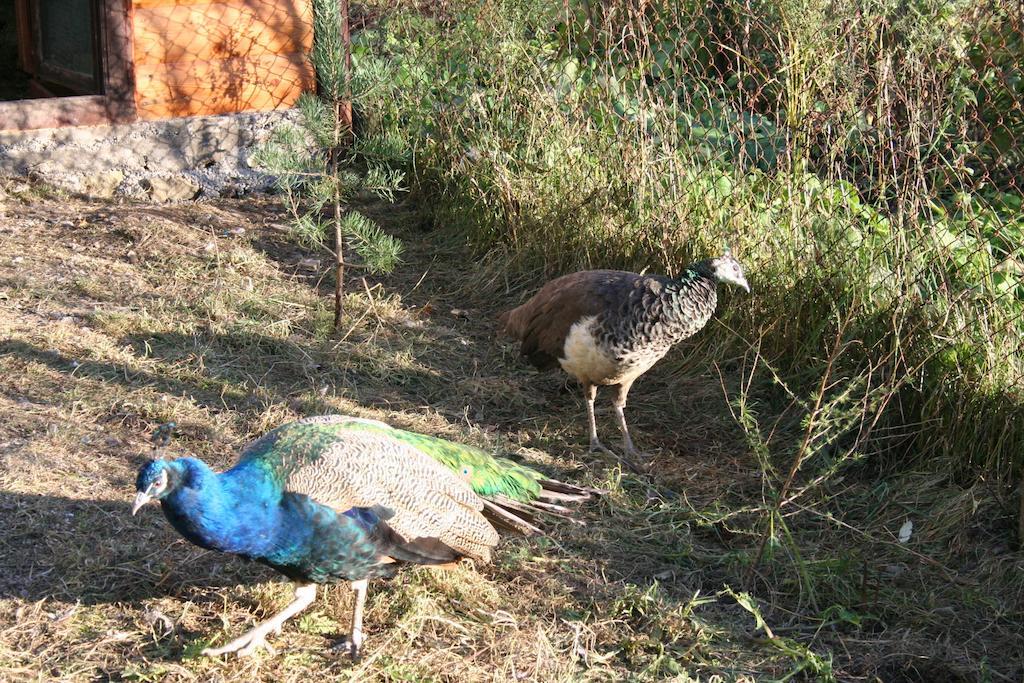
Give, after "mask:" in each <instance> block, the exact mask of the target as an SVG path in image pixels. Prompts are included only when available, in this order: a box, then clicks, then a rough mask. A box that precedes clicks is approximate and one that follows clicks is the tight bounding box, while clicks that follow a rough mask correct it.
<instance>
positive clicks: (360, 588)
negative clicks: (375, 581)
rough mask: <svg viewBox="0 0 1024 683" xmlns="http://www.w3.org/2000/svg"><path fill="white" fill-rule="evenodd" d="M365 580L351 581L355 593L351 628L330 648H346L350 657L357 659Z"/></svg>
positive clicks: (364, 599) (361, 633)
mask: <svg viewBox="0 0 1024 683" xmlns="http://www.w3.org/2000/svg"><path fill="white" fill-rule="evenodd" d="M367 584H368V582H367V580H366V579H361V580H359V581H353V582H352V591H353V592H354V593H355V594H356V601H355V605H354V606H353V607H352V628H351V629H350V630H349V634H348V636H347V637H346V638H345V639H344V640H342V641H341V642H339V643H338V644H337V645H334V646H333V647H332V648H331V649H332V650H348V653H349V655H350V656H351V657H352V659H359V650H360V648H362V646H363V605H365V604H366V587H367Z"/></svg>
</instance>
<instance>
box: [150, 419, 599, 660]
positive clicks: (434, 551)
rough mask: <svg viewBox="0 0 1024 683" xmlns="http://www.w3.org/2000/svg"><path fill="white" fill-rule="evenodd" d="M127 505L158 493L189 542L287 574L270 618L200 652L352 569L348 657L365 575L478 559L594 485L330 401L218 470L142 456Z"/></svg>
mask: <svg viewBox="0 0 1024 683" xmlns="http://www.w3.org/2000/svg"><path fill="white" fill-rule="evenodd" d="M136 488H137V490H138V494H137V495H136V497H135V504H134V506H133V507H132V514H133V515H134V514H135V513H136V512H138V510H139V509H140V508H141V507H142V506H143V505H145V504H146V503H147V502H149V501H151V500H157V501H159V502H160V504H161V507H162V508H163V512H164V515H165V516H166V517H167V520H168V521H169V522H170V523H171V525H172V526H173V527H174V528H175V529H177V530H178V532H179V533H181V535H182V536H184V537H185V538H187V539H188V540H189V541H191V542H192V543H195V544H196V545H199V546H201V547H203V548H207V549H210V550H218V551H222V552H227V553H233V554H236V555H241V556H243V557H247V558H250V559H253V560H256V561H259V562H262V563H263V564H266V565H268V566H270V567H273V568H274V569H276V570H277V571H279V572H281V573H282V574H284V575H285V576H287V577H288V578H290V579H291V580H292V581H293V582H294V583H295V596H294V599H293V600H292V602H291V603H290V604H289V605H288V606H287V607H285V608H284V609H283V610H282V611H281V612H279V613H278V614H276V615H274V616H273V617H272V618H270V619H267V620H266V621H264V622H262V623H260V624H258V625H257V626H256V627H255V628H253V629H252V630H250V631H249V632H247V633H245V634H244V635H242V636H240V637H238V638H236V639H235V640H232V641H231V642H229V643H227V644H225V645H223V646H221V647H217V648H207V649H206V650H204V651H203V654H204V655H208V656H217V655H222V654H227V653H236V654H237V655H238V656H247V655H250V654H252V653H253V652H255V651H256V650H258V649H259V648H261V647H264V648H267V649H268V650H271V651H272V649H271V648H270V646H269V645H268V644H267V642H266V637H267V635H269V634H270V633H271V632H276V633H280V631H281V627H282V625H283V624H284V623H285V621H287V620H288V619H290V618H291V617H293V616H295V615H296V614H298V613H299V612H301V611H302V610H304V609H306V608H307V607H308V606H309V605H310V604H312V603H313V601H314V600H315V598H316V586H317V584H322V583H332V582H337V581H349V582H351V585H352V589H353V591H355V594H356V600H355V607H354V609H353V612H352V626H351V630H350V633H349V636H348V641H347V645H348V648H349V651H350V653H351V654H352V656H353V657H358V655H359V649H360V647H361V645H362V642H363V631H362V615H363V605H364V602H365V600H366V589H367V582H368V581H369V580H370V579H375V578H387V577H390V576H393V575H394V574H395V572H396V570H397V569H398V568H399V567H400V566H402V565H403V564H421V565H441V564H447V563H451V562H454V561H457V560H459V559H460V558H464V557H467V558H471V559H473V560H475V561H478V562H481V563H486V562H488V561H490V557H491V549H492V548H493V547H494V546H495V545H496V544H497V542H498V532H497V529H502V530H507V531H515V532H519V533H522V534H526V535H529V534H534V533H540V531H541V530H540V528H539V527H538V523H539V522H538V516H539V515H540V514H553V515H558V516H562V517H566V518H569V519H572V511H571V509H570V508H568V507H566V505H567V504H571V503H577V502H580V501H585V500H588V499H590V498H591V497H593V496H594V495H595V494H599V493H601V492H600V491H598V490H596V489H590V488H584V487H580V486H575V485H572V484H566V483H562V482H559V481H554V480H552V479H547V478H545V477H544V476H543V475H541V474H540V473H539V472H537V471H536V470H533V469H530V468H528V467H525V466H523V465H519V464H517V463H514V462H512V461H510V460H506V459H502V458H496V457H492V456H491V455H489V454H488V453H486V452H484V451H482V450H480V449H478V448H473V447H471V446H466V445H461V444H456V443H452V442H450V441H445V440H444V439H439V438H436V437H431V436H426V435H423V434H416V433H414V432H408V431H403V430H400V429H395V428H393V427H391V426H389V425H387V424H385V423H383V422H377V421H373V420H365V419H360V418H353V417H345V416H340V415H327V416H320V417H310V418H306V419H303V420H298V421H296V422H290V423H288V424H285V425H282V426H281V427H278V428H277V429H274V430H273V431H270V432H268V433H267V434H265V435H264V436H262V437H261V438H259V439H258V440H256V441H254V442H253V443H251V444H250V445H249V446H248V447H246V448H245V450H244V451H243V452H242V455H241V457H240V459H239V461H238V463H237V464H236V465H235V466H234V467H232V468H231V469H230V470H227V471H226V472H223V473H220V474H218V473H216V472H214V471H213V470H211V469H210V467H209V466H207V465H206V464H205V463H204V462H202V461H201V460H198V459H196V458H190V457H185V458H178V459H175V460H150V461H148V462H147V463H146V464H144V465H143V466H142V468H141V469H140V470H139V474H138V479H137V481H136Z"/></svg>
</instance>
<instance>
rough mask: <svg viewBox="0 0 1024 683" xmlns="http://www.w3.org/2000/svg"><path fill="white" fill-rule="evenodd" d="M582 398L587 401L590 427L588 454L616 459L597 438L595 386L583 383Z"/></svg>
mask: <svg viewBox="0 0 1024 683" xmlns="http://www.w3.org/2000/svg"><path fill="white" fill-rule="evenodd" d="M583 397H584V398H585V399H586V400H587V424H588V426H589V427H590V452H591V453H594V452H595V451H601V452H602V453H607V454H608V455H611V456H615V457H618V456H617V455H615V453H613V452H612V451H610V450H609V449H607V448H605V445H604V444H603V443H601V440H600V439H598V438H597V420H596V419H595V417H594V401H595V400H596V399H597V385H596V384H591V383H590V382H584V383H583Z"/></svg>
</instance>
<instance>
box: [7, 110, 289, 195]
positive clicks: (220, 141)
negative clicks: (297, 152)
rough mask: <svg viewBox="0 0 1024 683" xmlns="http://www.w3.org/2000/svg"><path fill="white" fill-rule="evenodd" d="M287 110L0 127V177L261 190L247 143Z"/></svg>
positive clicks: (205, 190)
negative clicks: (97, 123)
mask: <svg viewBox="0 0 1024 683" xmlns="http://www.w3.org/2000/svg"><path fill="white" fill-rule="evenodd" d="M295 114H296V112H295V110H288V111H275V112H258V113H243V114H228V115H223V116H197V117H190V118H180V119H172V120H167V121H144V122H138V123H132V124H124V125H114V126H92V127H80V128H52V129H46V130H34V131H23V132H4V133H0V175H15V176H17V175H23V176H29V177H32V178H34V179H38V180H41V181H43V182H46V183H48V184H51V185H55V186H57V187H60V188H63V189H65V190H68V191H70V192H73V193H76V194H81V195H86V196H91V197H114V196H125V197H132V198H138V199H150V200H152V201H158V202H164V201H176V200H188V199H196V198H200V197H217V196H224V195H228V196H234V195H239V194H244V193H246V192H253V191H262V190H266V189H268V187H269V185H270V182H271V179H270V178H269V177H268V176H266V175H265V174H263V173H260V172H258V171H256V170H254V169H253V168H252V167H251V166H250V165H249V161H248V160H249V156H250V155H251V154H252V152H253V148H254V145H255V144H256V143H258V142H260V141H262V140H263V139H265V137H266V136H267V134H269V132H270V131H271V130H272V129H273V128H274V127H276V126H278V125H281V124H283V123H286V122H288V121H291V120H294V117H295Z"/></svg>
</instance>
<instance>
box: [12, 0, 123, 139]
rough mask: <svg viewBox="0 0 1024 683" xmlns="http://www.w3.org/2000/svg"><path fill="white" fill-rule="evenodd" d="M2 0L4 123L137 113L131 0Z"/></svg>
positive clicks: (42, 124)
mask: <svg viewBox="0 0 1024 683" xmlns="http://www.w3.org/2000/svg"><path fill="white" fill-rule="evenodd" d="M0 5H2V6H3V7H0V130H26V129H31V128H48V127H57V126H64V125H92V124H97V123H108V122H114V121H126V120H132V119H134V118H135V101H134V98H135V93H134V80H133V74H132V62H131V37H130V35H131V34H130V25H129V20H128V9H129V3H128V2H126V0H14V3H13V6H12V4H11V3H9V2H5V1H4V0H0Z"/></svg>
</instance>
